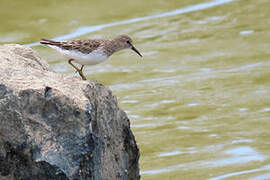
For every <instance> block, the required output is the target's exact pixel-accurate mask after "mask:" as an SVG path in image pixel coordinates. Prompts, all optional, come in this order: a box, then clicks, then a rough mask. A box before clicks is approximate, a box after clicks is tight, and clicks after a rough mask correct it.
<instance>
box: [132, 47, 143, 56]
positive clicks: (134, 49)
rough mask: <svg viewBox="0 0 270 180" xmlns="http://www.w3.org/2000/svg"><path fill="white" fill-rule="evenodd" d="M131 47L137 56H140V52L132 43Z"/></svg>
mask: <svg viewBox="0 0 270 180" xmlns="http://www.w3.org/2000/svg"><path fill="white" fill-rule="evenodd" d="M131 49H132V50H133V51H135V52H136V53H137V54H138V55H139V56H141V57H142V55H141V53H140V52H139V51H138V50H137V49H136V48H135V47H134V46H133V45H132V46H131Z"/></svg>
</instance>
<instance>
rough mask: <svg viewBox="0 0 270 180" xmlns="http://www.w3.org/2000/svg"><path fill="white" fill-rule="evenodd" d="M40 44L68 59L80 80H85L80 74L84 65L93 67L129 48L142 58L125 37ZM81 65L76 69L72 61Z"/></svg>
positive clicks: (45, 40)
mask: <svg viewBox="0 0 270 180" xmlns="http://www.w3.org/2000/svg"><path fill="white" fill-rule="evenodd" d="M40 43H41V44H44V45H47V46H49V47H51V48H53V49H56V50H57V51H58V52H60V53H61V54H63V55H64V56H66V57H68V58H69V61H68V62H69V64H70V65H71V66H72V67H74V68H75V69H76V70H77V71H78V72H79V74H80V75H81V77H82V79H84V80H86V78H85V76H84V75H83V73H82V69H83V67H84V65H95V64H98V63H101V62H103V61H105V60H107V59H108V57H110V56H111V55H112V54H113V53H115V52H117V51H120V50H122V49H127V48H130V49H132V50H133V51H135V52H136V53H137V54H138V55H139V56H141V57H142V55H141V54H140V52H139V51H138V50H137V49H136V48H135V47H134V46H133V45H132V39H131V38H130V37H129V36H127V35H120V36H118V37H116V38H115V39H113V40H103V39H84V40H79V39H75V40H71V41H53V40H48V39H44V38H43V39H41V42H40ZM73 60H74V61H75V62H77V63H79V64H81V65H82V67H81V69H79V68H77V67H76V66H75V65H74V64H72V63H71V62H72V61H73Z"/></svg>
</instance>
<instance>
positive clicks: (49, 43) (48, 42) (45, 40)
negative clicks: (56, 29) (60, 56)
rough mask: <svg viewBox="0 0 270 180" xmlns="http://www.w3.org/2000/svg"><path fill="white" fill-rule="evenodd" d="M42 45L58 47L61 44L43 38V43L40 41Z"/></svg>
mask: <svg viewBox="0 0 270 180" xmlns="http://www.w3.org/2000/svg"><path fill="white" fill-rule="evenodd" d="M40 44H45V45H56V46H57V45H59V44H60V42H58V41H53V40H49V39H44V38H42V39H41V41H40Z"/></svg>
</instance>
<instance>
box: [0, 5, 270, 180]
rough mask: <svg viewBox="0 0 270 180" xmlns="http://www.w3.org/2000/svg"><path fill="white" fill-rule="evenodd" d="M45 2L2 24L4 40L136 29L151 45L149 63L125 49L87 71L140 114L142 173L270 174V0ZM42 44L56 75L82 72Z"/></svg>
mask: <svg viewBox="0 0 270 180" xmlns="http://www.w3.org/2000/svg"><path fill="white" fill-rule="evenodd" d="M27 1H31V0H27ZM93 1H94V0H93ZM31 2H32V1H31ZM34 2H39V1H34ZM34 2H32V4H34ZM44 2H45V1H44ZM91 2H92V1H91ZM12 3H15V1H10V4H12ZM39 3H41V1H40V2H39ZM46 3H47V4H44V5H43V6H42V8H40V7H37V6H35V7H31V6H30V5H31V3H29V7H31V8H30V9H25V8H27V7H28V6H27V7H24V6H21V7H22V11H23V12H30V10H31V12H32V13H33V15H31V17H29V15H28V14H27V13H21V14H24V15H25V19H26V20H25V21H23V22H20V21H19V22H17V19H15V20H14V22H15V23H12V24H8V23H7V22H6V21H2V22H3V24H4V25H5V26H8V28H6V29H7V30H6V31H5V32H3V33H2V32H1V31H0V42H36V41H37V40H38V39H40V38H41V37H48V38H50V37H56V39H69V38H74V37H76V38H77V37H78V36H80V37H78V38H111V37H115V36H117V35H119V34H129V35H130V36H132V38H133V39H134V44H135V46H136V47H137V48H138V49H139V50H140V51H142V54H143V55H144V57H143V59H138V57H137V55H136V54H133V53H130V51H122V52H119V53H117V54H115V55H113V56H112V57H111V58H110V60H109V61H106V62H105V63H103V64H100V65H97V66H93V67H86V68H85V73H86V74H87V77H88V78H89V79H94V80H97V81H99V82H100V83H103V84H105V85H107V86H109V87H110V88H111V89H112V91H113V93H114V94H115V95H117V97H118V102H119V104H120V106H121V107H122V108H123V109H124V110H125V111H126V112H127V114H128V116H129V118H130V119H131V127H132V129H133V132H134V133H135V136H136V140H137V142H138V145H139V148H140V151H141V158H140V168H141V175H142V179H146V180H157V179H162V180H163V179H177V180H178V179H209V178H210V179H226V178H229V179H266V178H269V177H270V174H269V170H270V168H269V164H270V158H269V155H270V154H269V148H270V147H269V146H270V145H269V143H268V140H269V136H270V132H269V128H270V121H269V120H270V118H269V117H270V95H269V92H270V81H269V80H270V79H269V77H270V71H269V69H270V61H269V58H270V51H269V49H270V43H269V42H268V41H267V39H269V38H270V37H269V36H270V30H269V18H270V11H269V0H257V1H252V3H251V1H245V0H235V1H233V0H212V1H211V0H209V1H208V0H190V1H165V0H161V1H153V0H149V1H129V2H127V1H123V0H119V1H115V4H117V6H116V5H115V4H112V5H110V7H108V5H107V3H106V1H102V0H99V1H94V3H95V4H96V5H97V6H95V7H93V6H92V5H91V4H89V1H83V0H82V1H67V2H66V3H65V4H64V5H63V4H62V2H60V1H52V0H49V1H46ZM82 4H83V5H82ZM111 6H113V8H112V7H111ZM62 7H63V8H62ZM85 7H87V8H85ZM0 8H1V7H0ZM44 8H45V10H46V11H45V12H46V13H45V15H46V16H45V15H44V14H42V13H43V11H44ZM46 8H48V9H49V10H50V12H51V13H50V14H49V15H48V13H47V11H48V9H46ZM59 8H60V9H61V11H59ZM70 8H72V11H71V9H70ZM101 9H102V12H103V13H100V10H101ZM0 10H1V9H0ZM4 10H5V9H2V11H0V13H1V12H4ZM20 10H21V9H18V11H20ZM59 12H61V14H58V13H59ZM67 12H69V13H67ZM74 12H75V13H74ZM78 12H80V16H78ZM40 13H41V14H40ZM63 14H65V16H63ZM1 17H2V18H3V17H4V16H1ZM1 17H0V18H1ZM55 17H58V18H55ZM21 18H22V17H18V19H21ZM18 24H21V25H22V27H17V26H16V25H18ZM25 24H26V25H25ZM95 24H99V25H96V26H95ZM24 25H25V26H24ZM5 26H4V27H5ZM14 26H16V28H13V29H16V31H15V30H14V32H13V31H10V30H9V29H12V27H14ZM18 29H19V30H18ZM18 31H20V32H18ZM29 32H30V33H29ZM68 32H72V33H70V34H68ZM93 32H94V33H93ZM29 34H30V35H29ZM63 34H64V35H63ZM29 45H32V46H34V45H36V44H29ZM34 48H35V49H36V50H37V51H38V52H39V53H40V55H41V56H42V57H43V58H44V59H46V60H48V61H49V63H50V65H51V66H52V67H53V69H54V70H55V71H57V72H59V73H66V74H68V75H70V76H78V75H77V74H74V70H73V69H72V68H71V67H70V66H69V65H68V63H67V62H66V60H64V59H63V57H61V56H60V55H58V54H57V53H55V52H53V51H52V50H51V49H48V48H44V47H40V46H35V47H34Z"/></svg>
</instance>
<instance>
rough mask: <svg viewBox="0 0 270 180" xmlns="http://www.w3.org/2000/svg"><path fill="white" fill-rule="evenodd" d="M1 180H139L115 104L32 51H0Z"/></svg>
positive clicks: (125, 123) (133, 149) (101, 89)
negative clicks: (58, 70) (54, 70)
mask: <svg viewBox="0 0 270 180" xmlns="http://www.w3.org/2000/svg"><path fill="white" fill-rule="evenodd" d="M0 74H1V76H0V179H1V180H2V179H3V180H5V179H8V180H10V179H20V180H21V179H25V180H26V179H27V180H28V179H31V180H35V179H37V180H42V179H44V180H45V179H46V180H48V179H59V180H60V179H61V180H65V179H74V180H75V179H76V180H82V179H97V180H99V179H101V180H103V179H139V178H140V176H139V167H138V160H139V150H138V148H137V145H136V141H135V138H134V136H133V134H132V132H131V130H130V124H129V119H128V118H127V115H126V114H125V112H124V111H122V110H121V109H119V107H118V105H117V100H116V97H114V96H113V95H112V92H111V91H110V90H109V89H108V88H107V87H105V86H103V85H101V84H99V83H97V82H94V81H90V80H88V81H82V80H81V79H80V78H77V77H72V76H67V75H63V74H60V73H55V72H53V71H52V70H51V69H50V67H49V66H48V64H47V63H46V62H45V61H43V60H42V59H41V58H40V57H39V56H38V55H37V54H36V53H35V52H34V51H33V50H32V49H31V48H26V47H23V46H20V45H3V46H0Z"/></svg>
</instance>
